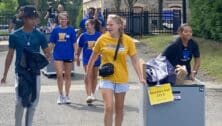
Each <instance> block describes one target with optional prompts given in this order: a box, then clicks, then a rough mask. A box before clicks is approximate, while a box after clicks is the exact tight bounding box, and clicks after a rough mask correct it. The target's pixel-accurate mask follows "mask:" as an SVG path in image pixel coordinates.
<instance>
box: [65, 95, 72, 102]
mask: <svg viewBox="0 0 222 126" xmlns="http://www.w3.org/2000/svg"><path fill="white" fill-rule="evenodd" d="M64 103H65V104H71V100H70V98H69V96H65V97H64Z"/></svg>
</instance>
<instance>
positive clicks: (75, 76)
mask: <svg viewBox="0 0 222 126" xmlns="http://www.w3.org/2000/svg"><path fill="white" fill-rule="evenodd" d="M42 75H44V74H42ZM44 76H46V77H47V78H48V79H53V80H56V74H54V75H44ZM84 76H85V75H84V74H81V73H73V74H72V80H84Z"/></svg>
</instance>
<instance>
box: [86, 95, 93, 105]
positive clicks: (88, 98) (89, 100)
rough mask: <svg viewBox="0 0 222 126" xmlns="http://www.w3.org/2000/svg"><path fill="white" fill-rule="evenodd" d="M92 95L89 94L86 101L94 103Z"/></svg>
mask: <svg viewBox="0 0 222 126" xmlns="http://www.w3.org/2000/svg"><path fill="white" fill-rule="evenodd" d="M92 101H93V100H92V97H91V96H88V97H87V98H86V103H87V104H91V103H92Z"/></svg>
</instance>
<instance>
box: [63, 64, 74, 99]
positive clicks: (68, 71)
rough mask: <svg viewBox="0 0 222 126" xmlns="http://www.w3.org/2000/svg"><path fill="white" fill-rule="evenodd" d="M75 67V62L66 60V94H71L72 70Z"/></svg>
mask: <svg viewBox="0 0 222 126" xmlns="http://www.w3.org/2000/svg"><path fill="white" fill-rule="evenodd" d="M72 68H73V63H69V62H65V63H64V70H65V73H64V79H65V92H66V96H69V93H70V87H71V71H72Z"/></svg>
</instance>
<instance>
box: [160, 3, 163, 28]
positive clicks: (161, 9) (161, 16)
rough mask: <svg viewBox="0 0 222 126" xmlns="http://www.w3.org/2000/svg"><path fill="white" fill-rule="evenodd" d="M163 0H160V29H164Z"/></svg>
mask: <svg viewBox="0 0 222 126" xmlns="http://www.w3.org/2000/svg"><path fill="white" fill-rule="evenodd" d="M162 18H163V0H159V29H161V30H162V29H163V25H162V24H163V20H162Z"/></svg>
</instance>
